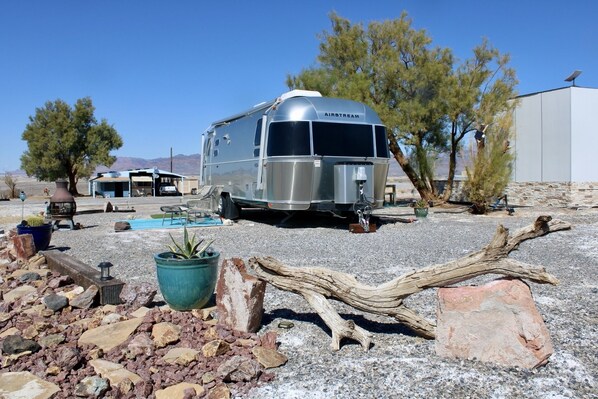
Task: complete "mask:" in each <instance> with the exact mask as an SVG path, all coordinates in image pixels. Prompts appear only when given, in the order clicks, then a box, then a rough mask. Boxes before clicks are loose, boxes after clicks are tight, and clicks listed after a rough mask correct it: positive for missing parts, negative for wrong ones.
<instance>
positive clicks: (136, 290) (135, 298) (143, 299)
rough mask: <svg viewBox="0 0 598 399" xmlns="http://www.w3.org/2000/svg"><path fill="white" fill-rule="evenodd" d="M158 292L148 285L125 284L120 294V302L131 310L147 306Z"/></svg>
mask: <svg viewBox="0 0 598 399" xmlns="http://www.w3.org/2000/svg"><path fill="white" fill-rule="evenodd" d="M157 292H158V291H157V290H156V289H155V288H154V287H153V286H152V285H151V284H149V283H140V284H125V286H124V287H123V289H122V290H121V292H120V295H119V298H120V300H121V301H122V302H123V303H124V304H125V305H126V306H128V307H131V308H133V309H137V308H140V307H142V306H149V305H150V304H151V303H152V301H153V300H154V297H155V296H156V293H157Z"/></svg>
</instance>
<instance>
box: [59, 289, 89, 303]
mask: <svg viewBox="0 0 598 399" xmlns="http://www.w3.org/2000/svg"><path fill="white" fill-rule="evenodd" d="M84 291H85V289H84V288H83V287H81V286H77V287H75V288H73V289H72V290H70V291H67V292H60V293H59V294H60V295H63V296H65V297H67V299H68V300H69V301H70V300H71V299H73V298H74V297H76V296H77V295H80V294H82V293H83V292H84Z"/></svg>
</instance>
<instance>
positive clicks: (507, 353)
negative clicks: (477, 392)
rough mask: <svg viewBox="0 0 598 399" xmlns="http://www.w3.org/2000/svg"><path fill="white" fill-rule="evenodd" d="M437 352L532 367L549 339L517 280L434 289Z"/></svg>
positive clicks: (545, 353)
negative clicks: (436, 299)
mask: <svg viewBox="0 0 598 399" xmlns="http://www.w3.org/2000/svg"><path fill="white" fill-rule="evenodd" d="M435 347H436V354H438V355H440V356H444V357H451V358H463V359H475V360H480V361H483V362H491V363H496V364H500V365H504V366H518V367H524V368H535V367H539V366H542V365H544V364H546V363H547V362H548V358H549V357H550V355H552V353H553V349H552V341H551V339H550V335H549V333H548V329H547V328H546V326H545V325H544V321H543V320H542V316H541V315H540V313H539V312H538V310H537V309H536V305H535V303H534V300H533V298H532V294H531V291H530V288H529V286H528V285H527V284H525V283H524V282H523V281H521V280H516V279H515V280H510V279H501V280H495V281H492V282H490V283H488V284H486V285H483V286H479V287H471V286H468V287H455V288H440V289H439V290H438V309H437V328H436V343H435Z"/></svg>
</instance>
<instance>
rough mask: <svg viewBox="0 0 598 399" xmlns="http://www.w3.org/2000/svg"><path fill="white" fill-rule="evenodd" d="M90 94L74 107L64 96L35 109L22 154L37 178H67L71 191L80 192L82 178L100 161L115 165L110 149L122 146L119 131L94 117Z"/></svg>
mask: <svg viewBox="0 0 598 399" xmlns="http://www.w3.org/2000/svg"><path fill="white" fill-rule="evenodd" d="M94 111H95V107H94V106H93V104H92V102H91V99H90V98H89V97H85V98H81V99H79V100H77V102H76V104H75V106H74V108H71V107H70V106H69V105H68V104H67V103H65V102H64V101H62V100H56V101H54V102H51V101H48V102H47V103H46V104H45V106H44V107H43V108H37V109H36V110H35V116H34V117H31V116H30V117H29V124H27V127H26V128H25V131H24V132H23V135H22V138H23V140H25V141H27V144H28V150H27V151H25V152H24V153H23V155H22V156H21V168H22V169H24V170H25V172H26V173H27V175H28V176H35V177H36V178H37V179H38V180H44V181H54V180H56V179H64V178H66V179H68V181H69V191H70V192H71V193H72V194H73V195H78V194H79V193H78V191H77V183H78V181H79V178H81V177H84V178H87V177H89V176H91V174H92V173H93V171H94V170H95V168H96V166H97V165H100V164H101V165H107V166H110V165H112V164H113V163H114V162H115V161H116V158H115V157H113V156H111V155H110V151H112V150H115V149H118V148H120V147H122V144H123V142H122V139H121V137H120V135H119V134H118V133H117V131H116V130H115V129H114V128H113V127H112V126H111V125H109V124H108V122H107V121H106V120H104V119H102V121H101V122H99V123H98V122H97V120H96V118H95V117H94Z"/></svg>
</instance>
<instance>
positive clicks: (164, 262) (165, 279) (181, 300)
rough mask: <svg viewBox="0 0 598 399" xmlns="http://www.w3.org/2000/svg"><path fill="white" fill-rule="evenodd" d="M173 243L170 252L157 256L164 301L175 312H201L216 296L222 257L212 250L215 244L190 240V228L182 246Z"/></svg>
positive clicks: (210, 241)
mask: <svg viewBox="0 0 598 399" xmlns="http://www.w3.org/2000/svg"><path fill="white" fill-rule="evenodd" d="M170 239H171V240H172V242H173V245H168V249H169V251H167V252H162V253H159V254H155V255H154V260H155V262H156V274H157V277H158V286H159V288H160V292H161V293H162V296H163V297H164V301H166V303H167V304H168V305H169V306H170V307H171V308H172V309H174V310H190V309H198V308H201V307H202V306H204V305H205V304H206V303H207V302H208V301H209V300H210V298H211V297H212V294H213V293H214V289H215V287H216V280H217V278H218V260H219V258H220V253H219V252H217V251H214V250H213V249H211V247H210V245H211V244H212V243H213V242H214V240H202V239H199V240H198V239H197V238H196V236H195V234H193V236H192V237H190V236H189V232H188V231H187V227H185V228H184V231H183V240H182V242H180V243H179V242H177V241H176V240H175V239H174V237H173V236H172V235H170Z"/></svg>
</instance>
